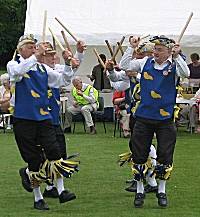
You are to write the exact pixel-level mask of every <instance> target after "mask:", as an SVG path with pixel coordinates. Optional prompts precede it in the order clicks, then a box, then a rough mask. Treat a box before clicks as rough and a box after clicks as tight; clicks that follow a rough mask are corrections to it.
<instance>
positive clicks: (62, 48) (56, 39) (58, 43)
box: [49, 28, 65, 51]
mask: <svg viewBox="0 0 200 217" xmlns="http://www.w3.org/2000/svg"><path fill="white" fill-rule="evenodd" d="M49 31H50V32H51V35H52V36H53V38H54V39H55V41H56V43H57V45H58V46H59V47H60V49H61V50H62V51H64V50H65V48H64V47H63V46H62V44H61V43H60V41H59V40H58V38H57V36H56V35H55V34H54V33H53V32H52V30H51V29H50V28H49Z"/></svg>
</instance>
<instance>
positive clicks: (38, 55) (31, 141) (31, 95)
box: [7, 35, 76, 210]
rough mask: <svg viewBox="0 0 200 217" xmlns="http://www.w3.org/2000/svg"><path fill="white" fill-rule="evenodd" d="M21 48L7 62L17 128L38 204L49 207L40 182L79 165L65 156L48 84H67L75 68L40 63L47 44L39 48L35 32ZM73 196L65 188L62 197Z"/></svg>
mask: <svg viewBox="0 0 200 217" xmlns="http://www.w3.org/2000/svg"><path fill="white" fill-rule="evenodd" d="M17 49H18V53H19V55H17V56H16V58H15V60H11V61H10V62H8V64H7V70H8V73H9V76H10V81H11V88H12V90H11V92H12V98H11V105H12V106H13V108H14V112H13V117H14V120H13V130H14V134H15V139H16V142H17V145H18V148H19V151H20V154H21V156H22V158H23V160H24V161H25V162H26V163H27V164H28V170H27V171H24V172H26V173H27V174H28V175H29V177H30V180H31V184H32V188H33V189H32V190H33V193H34V208H35V209H39V210H48V209H49V207H48V205H47V203H46V202H45V201H44V199H43V196H42V194H41V191H40V183H41V182H43V181H45V182H49V181H53V180H54V179H56V177H57V176H58V175H59V176H60V175H63V176H65V177H70V176H71V174H72V173H73V172H74V171H75V169H76V166H75V167H74V166H72V165H71V166H70V167H71V168H69V167H68V166H67V164H68V163H67V161H65V160H63V159H61V153H60V148H59V145H58V143H57V141H56V135H55V131H54V128H53V126H52V121H51V120H52V116H51V114H50V112H49V99H48V87H54V88H58V87H60V86H61V85H65V84H67V82H68V79H69V74H70V73H73V72H72V68H71V66H70V65H69V64H66V65H65V67H64V68H63V70H62V71H60V72H58V71H54V70H53V69H52V68H50V67H47V66H44V65H43V64H41V63H39V62H40V60H41V59H42V57H43V55H44V53H45V52H46V47H45V46H44V45H43V44H40V45H39V46H38V47H37V49H36V40H35V39H34V37H33V35H24V36H22V37H21V38H20V39H19V42H18V45H17ZM63 57H64V59H65V61H66V62H67V63H68V60H69V58H71V57H70V54H69V52H68V51H67V50H66V51H64V52H63ZM38 144H41V146H42V148H43V149H44V153H45V155H46V158H47V160H46V161H45V163H44V164H43V165H41V162H42V158H41V154H40V153H41V149H39V148H38ZM64 165H65V166H64ZM68 165H69V164H68ZM47 167H48V168H49V170H48V171H47ZM61 168H62V169H61ZM72 168H73V169H72ZM71 169H72V170H71ZM23 177H24V176H23ZM49 177H50V178H51V180H49ZM28 190H29V191H31V189H28ZM73 197H74V194H73V193H71V192H69V191H67V190H63V191H62V192H61V193H60V195H59V201H60V203H64V202H67V201H69V200H71V198H73Z"/></svg>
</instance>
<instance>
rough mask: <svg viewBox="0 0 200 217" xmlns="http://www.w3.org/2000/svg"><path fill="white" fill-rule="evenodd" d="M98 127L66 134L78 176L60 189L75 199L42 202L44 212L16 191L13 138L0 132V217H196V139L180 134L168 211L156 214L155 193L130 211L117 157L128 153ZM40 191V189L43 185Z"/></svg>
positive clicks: (199, 181)
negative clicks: (76, 160) (92, 132)
mask: <svg viewBox="0 0 200 217" xmlns="http://www.w3.org/2000/svg"><path fill="white" fill-rule="evenodd" d="M106 126H107V131H108V132H107V134H104V132H103V126H102V125H101V124H98V125H97V132H98V133H97V135H92V136H91V135H89V134H85V133H83V128H82V125H81V124H79V125H77V127H76V132H75V134H67V135H66V136H67V137H68V151H69V153H74V152H80V160H81V164H80V171H79V173H78V174H74V176H73V177H72V178H71V179H66V180H65V186H66V187H68V188H69V189H70V190H71V191H74V192H75V193H76V195H77V199H76V200H74V201H71V202H69V203H65V204H62V205H60V204H59V202H58V200H57V199H46V201H47V202H48V204H49V207H50V210H49V211H38V210H34V209H33V195H32V193H28V192H25V190H24V189H23V188H22V186H21V180H20V177H19V175H18V169H19V168H20V167H23V166H24V165H25V164H24V162H23V161H22V159H21V157H20V155H19V153H18V149H17V146H16V144H15V140H14V136H13V134H12V133H9V132H7V133H6V134H3V132H0V141H1V142H0V144H1V158H0V159H1V160H0V165H1V178H0V191H1V196H0V217H41V216H42V217H61V216H62V217H64V216H65V217H69V216H70V217H100V216H101V217H198V216H200V166H199V165H200V135H196V134H192V135H191V134H188V133H185V132H184V131H183V130H179V132H178V138H177V144H176V151H175V159H174V171H173V174H172V178H171V179H170V180H169V182H168V185H167V192H168V198H169V207H168V208H166V209H161V208H159V207H158V205H157V199H156V197H155V194H147V195H146V199H145V205H144V208H142V209H136V208H134V207H133V196H134V195H133V193H128V192H126V191H124V188H125V187H126V184H125V180H126V179H129V178H131V174H130V169H129V167H128V166H124V168H119V166H118V165H117V163H116V161H117V158H118V154H120V153H122V152H125V151H127V150H128V139H124V138H119V134H118V135H117V137H116V138H113V125H112V124H106ZM43 188H44V185H43Z"/></svg>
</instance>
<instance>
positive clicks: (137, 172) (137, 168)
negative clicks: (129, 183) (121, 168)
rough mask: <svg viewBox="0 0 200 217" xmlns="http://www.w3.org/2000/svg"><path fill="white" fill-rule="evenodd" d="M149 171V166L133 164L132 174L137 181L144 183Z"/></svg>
mask: <svg viewBox="0 0 200 217" xmlns="http://www.w3.org/2000/svg"><path fill="white" fill-rule="evenodd" d="M147 171H148V166H147V164H135V163H133V165H132V174H133V178H134V179H135V180H136V181H144V180H145V177H146V174H147Z"/></svg>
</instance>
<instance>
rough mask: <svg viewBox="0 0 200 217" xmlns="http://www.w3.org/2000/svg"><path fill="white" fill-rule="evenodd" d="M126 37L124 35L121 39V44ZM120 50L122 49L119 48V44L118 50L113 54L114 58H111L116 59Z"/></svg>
mask: <svg viewBox="0 0 200 217" xmlns="http://www.w3.org/2000/svg"><path fill="white" fill-rule="evenodd" d="M124 39H125V36H123V37H122V39H121V41H120V44H121V45H122V44H123V42H124ZM119 50H120V48H119V46H117V49H116V51H115V53H114V54H113V57H112V59H111V60H112V61H114V60H115V57H116V56H117V54H118V52H119Z"/></svg>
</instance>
